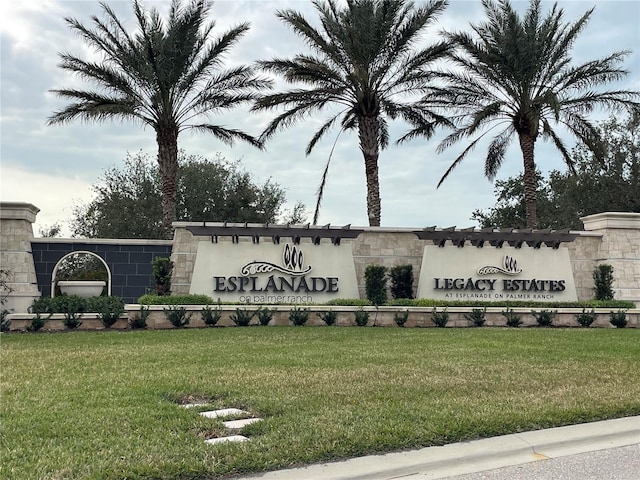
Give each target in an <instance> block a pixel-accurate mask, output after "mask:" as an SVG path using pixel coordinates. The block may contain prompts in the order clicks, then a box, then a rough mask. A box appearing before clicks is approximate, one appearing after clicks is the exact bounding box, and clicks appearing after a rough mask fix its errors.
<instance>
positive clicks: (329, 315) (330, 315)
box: [316, 310, 338, 326]
mask: <svg viewBox="0 0 640 480" xmlns="http://www.w3.org/2000/svg"><path fill="white" fill-rule="evenodd" d="M316 315H317V316H318V317H319V318H320V320H322V321H323V322H324V323H326V324H327V325H329V326H331V325H335V323H336V320H337V319H338V312H336V311H335V310H327V311H326V312H316Z"/></svg>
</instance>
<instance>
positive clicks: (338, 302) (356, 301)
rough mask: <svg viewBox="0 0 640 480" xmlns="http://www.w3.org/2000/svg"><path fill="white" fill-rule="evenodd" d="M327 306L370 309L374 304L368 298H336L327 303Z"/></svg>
mask: <svg viewBox="0 0 640 480" xmlns="http://www.w3.org/2000/svg"><path fill="white" fill-rule="evenodd" d="M325 305H335V306H337V307H351V306H355V307H369V306H371V305H372V303H371V302H370V301H369V300H368V299H367V298H335V299H333V300H329V301H328V302H326V303H325Z"/></svg>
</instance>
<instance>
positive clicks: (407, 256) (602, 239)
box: [171, 214, 640, 305]
mask: <svg viewBox="0 0 640 480" xmlns="http://www.w3.org/2000/svg"><path fill="white" fill-rule="evenodd" d="M604 215H608V214H604ZM627 215H632V216H633V215H635V216H636V217H637V218H638V221H640V214H627ZM589 218H590V217H586V218H585V221H587V223H588V222H589ZM188 225H195V224H192V223H186V222H178V223H176V224H174V226H175V227H176V230H175V235H174V244H173V253H172V257H171V258H172V260H173V262H174V264H175V267H174V275H173V290H174V292H175V293H188V292H189V285H190V283H191V274H192V272H193V266H194V263H195V257H196V251H197V244H198V240H200V239H201V240H206V241H209V240H210V239H209V237H194V236H193V235H192V234H191V233H190V232H189V231H187V230H186V229H185V228H184V227H186V226H188ZM412 230H413V229H391V228H366V229H365V232H363V233H362V234H360V235H359V236H358V238H356V239H353V240H349V239H343V240H342V243H343V244H348V243H350V244H351V246H352V249H353V259H354V263H355V268H356V277H357V278H358V289H359V291H360V297H361V298H364V296H365V291H364V271H365V269H366V268H367V265H371V264H376V265H384V266H385V267H388V268H390V267H393V266H396V265H406V264H410V265H412V266H413V276H414V293H415V291H416V290H417V287H418V279H419V278H420V267H421V264H422V250H423V247H424V246H425V245H427V244H430V243H429V242H427V241H424V240H420V239H419V238H418V237H417V236H416V235H414V234H413V233H411V232H412ZM575 233H578V234H579V235H578V237H577V238H576V239H575V240H574V241H573V242H571V243H564V244H563V245H562V246H563V247H566V248H567V249H568V250H569V255H570V257H571V266H572V269H573V274H574V280H575V284H576V293H577V295H578V299H579V300H589V299H591V298H593V270H594V268H595V267H596V265H598V264H599V263H605V261H606V260H607V259H609V256H607V254H606V251H607V249H608V248H610V247H611V246H612V245H620V244H622V247H624V248H627V249H628V251H627V253H626V256H627V258H626V261H625V263H624V265H623V264H622V263H621V262H620V261H615V260H614V259H612V260H611V261H610V262H609V263H612V264H613V265H614V269H615V270H614V274H615V276H616V279H619V280H618V281H617V282H616V285H615V287H616V290H615V291H616V298H617V299H621V300H632V301H635V302H636V303H637V304H639V305H640V290H638V288H637V285H638V282H639V280H640V255H638V253H637V251H638V248H640V247H638V245H639V243H640V225H638V227H637V229H635V230H629V229H627V230H625V231H624V234H621V233H620V232H618V233H615V231H611V230H606V229H605V230H603V229H597V230H589V231H585V232H575ZM219 241H220V242H224V241H230V240H229V239H227V238H224V237H221V238H220V239H219ZM241 241H242V239H241ZM245 241H250V240H249V239H245ZM265 241H269V240H268V239H266V240H265ZM325 241H328V240H325ZM633 245H635V247H633ZM464 248H476V247H464ZM483 248H493V247H483ZM523 248H529V247H523ZM541 248H548V247H541ZM634 252H636V253H634ZM613 253H614V254H616V253H615V252H613ZM634 255H635V256H634ZM634 275H635V277H634ZM622 276H624V278H623V277H622ZM634 282H635V285H636V288H635V290H634V289H633V288H632V287H631V286H630V285H629V284H630V283H634Z"/></svg>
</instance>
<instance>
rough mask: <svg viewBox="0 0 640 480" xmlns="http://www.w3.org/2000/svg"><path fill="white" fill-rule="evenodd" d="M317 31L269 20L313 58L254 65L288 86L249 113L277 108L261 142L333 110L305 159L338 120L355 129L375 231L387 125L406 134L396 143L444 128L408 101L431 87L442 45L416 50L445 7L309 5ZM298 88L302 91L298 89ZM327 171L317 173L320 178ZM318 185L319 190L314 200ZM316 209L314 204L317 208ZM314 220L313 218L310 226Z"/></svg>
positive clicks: (295, 21) (398, 2)
mask: <svg viewBox="0 0 640 480" xmlns="http://www.w3.org/2000/svg"><path fill="white" fill-rule="evenodd" d="M313 4H314V6H315V8H316V10H317V11H318V14H319V17H320V21H321V25H322V28H321V29H317V28H314V27H313V26H312V25H311V24H310V23H309V22H308V21H307V20H306V19H305V18H304V17H303V16H302V14H301V13H299V12H296V11H294V10H284V11H279V12H277V16H278V17H279V18H280V19H281V20H282V21H283V22H284V23H285V24H287V26H289V27H290V28H291V29H292V30H293V31H294V32H295V33H296V34H297V35H299V36H300V37H302V38H303V39H304V40H305V41H306V43H307V44H308V45H309V47H310V48H311V50H313V52H314V54H311V55H309V54H298V55H296V56H294V57H293V58H274V59H272V60H269V61H261V62H259V65H260V66H261V67H262V68H263V69H264V70H265V71H268V72H271V73H275V74H277V75H280V76H281V77H282V78H283V79H284V80H285V81H287V82H289V83H291V84H295V85H296V87H295V88H292V89H290V90H285V91H282V92H279V93H275V94H270V95H266V96H262V97H261V98H260V99H259V100H258V101H257V103H256V105H255V106H254V110H270V109H275V108H278V107H284V109H285V111H284V112H283V113H281V114H280V115H278V116H277V117H276V118H275V119H274V120H273V121H272V122H271V123H270V124H269V125H268V127H267V128H266V129H265V131H264V132H263V134H262V137H261V138H262V139H264V140H266V139H268V138H270V137H271V136H272V135H273V134H274V133H275V132H277V131H278V130H280V129H283V128H286V127H289V126H290V125H292V124H293V123H295V122H297V121H299V120H302V119H303V118H305V117H309V116H311V115H313V114H315V113H318V112H321V111H322V110H323V109H324V108H325V107H327V106H329V105H334V106H337V107H339V109H340V110H339V111H338V113H336V114H334V115H332V116H330V117H329V118H328V119H327V120H326V121H325V122H324V123H323V124H322V126H321V127H320V128H319V129H318V131H317V132H316V133H315V134H314V136H313V137H312V138H311V141H310V142H309V144H308V146H307V150H306V153H307V155H309V154H310V153H311V151H312V150H313V148H314V146H315V145H316V144H317V142H318V141H319V140H320V139H321V138H322V137H323V136H324V135H325V134H326V133H327V131H328V130H329V129H330V128H331V127H333V126H334V125H335V124H336V123H337V122H338V121H339V122H340V126H341V131H342V130H351V129H354V130H357V131H358V139H359V141H360V150H361V151H362V155H363V157H364V163H365V175H366V180H367V212H368V217H369V224H370V225H374V226H377V225H380V216H381V214H380V187H379V180H378V155H379V151H380V149H384V148H386V147H387V145H388V143H389V132H388V123H387V122H388V120H393V119H396V118H401V119H403V120H405V121H406V122H407V123H408V124H409V125H411V127H412V129H411V130H410V131H409V133H407V134H406V135H405V136H404V137H403V138H402V139H403V140H406V139H409V138H412V137H413V136H416V135H418V134H420V135H424V136H426V137H430V136H431V135H432V134H433V132H434V128H435V126H436V125H438V124H440V123H447V121H446V120H445V119H444V118H443V117H441V116H439V115H436V114H434V113H433V112H431V111H429V110H428V109H427V108H425V104H423V103H422V104H421V103H419V102H416V101H415V98H411V95H412V94H421V93H424V92H425V91H426V90H427V88H428V87H429V84H430V82H431V80H432V77H433V74H432V71H431V68H432V65H433V63H434V62H436V61H437V60H438V59H440V58H442V57H443V56H444V55H445V54H446V53H447V51H448V44H447V43H446V42H439V43H436V44H434V45H431V46H427V47H423V48H416V44H417V42H418V41H419V40H422V36H421V34H422V33H424V31H425V29H426V27H427V26H428V25H430V24H431V23H433V22H434V21H435V20H436V19H437V17H438V16H439V15H440V14H441V13H442V12H443V11H444V9H445V8H446V6H447V1H446V0H431V1H429V2H427V3H426V4H425V5H423V6H420V7H416V6H414V4H413V3H412V2H408V1H404V0H348V1H347V2H346V6H344V7H342V6H341V5H339V4H338V2H337V1H336V0H328V1H326V2H325V1H322V0H316V1H314V2H313ZM300 85H303V86H304V87H300ZM328 166H329V164H328V163H327V167H326V168H325V175H323V179H326V171H327V169H328ZM321 192H322V186H321V188H320V194H319V195H320V196H321ZM318 203H319V202H318ZM316 220H317V215H316V219H314V223H315V222H316Z"/></svg>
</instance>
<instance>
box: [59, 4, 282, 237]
mask: <svg viewBox="0 0 640 480" xmlns="http://www.w3.org/2000/svg"><path fill="white" fill-rule="evenodd" d="M211 6H212V2H207V1H197V2H182V1H177V2H174V3H173V8H170V9H169V14H168V15H167V18H165V19H163V18H162V16H161V15H160V13H159V12H158V10H157V9H156V8H154V7H152V8H149V9H146V8H145V7H144V5H141V4H140V2H134V4H133V7H134V8H133V10H134V15H133V17H134V18H135V19H137V25H136V28H132V29H125V28H124V27H123V26H122V21H121V20H120V19H119V18H118V17H117V16H116V15H115V13H114V11H113V10H112V9H111V8H110V7H109V6H108V5H106V4H102V9H103V13H104V17H105V18H104V19H103V20H100V19H99V18H98V17H97V16H94V17H93V28H92V26H85V25H83V24H82V23H81V22H79V21H77V20H75V19H71V18H69V19H67V24H68V25H69V26H70V28H71V29H72V30H73V31H74V32H75V33H79V34H80V35H79V36H80V37H81V38H82V39H83V40H84V42H85V43H86V44H87V45H88V46H91V47H94V48H93V50H94V52H93V53H94V54H96V55H97V56H98V57H100V58H101V61H100V62H93V61H89V60H83V59H82V58H80V57H77V56H74V55H72V54H71V53H68V52H65V53H64V54H61V58H62V61H61V62H60V64H59V66H60V67H61V68H62V69H64V70H66V71H67V72H70V73H73V74H76V75H77V76H79V77H80V78H84V79H88V80H90V81H91V83H92V85H91V88H90V89H89V90H82V89H81V88H63V89H57V90H52V92H53V93H54V94H55V95H57V96H58V97H61V98H62V99H64V100H66V101H68V102H69V104H68V105H67V106H66V107H64V108H63V109H61V110H59V111H57V112H54V114H53V115H51V116H50V117H49V119H48V123H49V124H50V125H51V124H54V125H55V124H64V123H67V122H71V121H74V120H85V121H91V122H95V121H105V120H108V119H118V120H132V121H135V122H141V123H142V124H143V125H144V126H147V127H149V128H150V129H152V130H153V132H154V133H155V138H156V142H157V144H158V157H157V158H158V164H159V165H160V166H161V168H160V172H161V177H162V182H161V190H162V193H163V198H162V205H163V208H162V211H163V215H162V225H163V227H164V230H165V231H166V233H168V232H169V231H170V229H171V223H172V222H173V221H175V220H176V203H175V194H176V191H179V188H177V187H179V185H177V184H176V183H177V181H176V174H177V170H178V165H179V162H178V135H179V133H180V132H182V131H184V130H186V129H189V128H195V129H197V130H198V131H201V132H206V133H211V134H213V135H214V136H215V137H216V138H218V139H222V140H223V141H224V142H225V143H229V144H231V143H233V142H234V141H235V140H240V141H246V142H248V143H250V144H252V145H254V146H260V145H261V144H260V143H259V142H258V140H257V139H255V138H254V137H252V136H251V135H249V134H247V133H245V132H243V131H241V130H239V129H237V128H228V127H226V126H223V125H215V124H211V123H209V119H210V117H211V116H212V115H214V114H219V113H223V112H225V111H227V110H230V109H233V108H235V107H237V106H240V105H242V104H244V103H246V102H249V101H251V100H252V99H253V98H254V96H255V95H256V93H257V92H259V91H260V90H262V89H263V88H266V87H268V86H269V85H270V82H269V81H268V80H265V79H261V78H258V77H256V76H255V74H254V69H253V67H252V66H247V65H237V66H234V67H233V68H230V69H228V70H225V69H224V68H223V66H224V65H225V62H224V59H223V57H224V56H225V55H226V54H227V53H228V52H229V50H230V49H231V48H232V47H233V45H234V44H236V43H237V42H238V40H239V39H240V38H241V37H242V36H243V35H244V34H245V33H246V32H247V30H248V29H249V25H248V24H246V23H245V24H241V25H238V26H236V27H234V28H231V29H229V30H228V31H226V32H224V33H222V34H221V35H220V36H218V37H216V36H214V35H213V31H214V30H213V22H207V17H208V15H209V10H210V8H211ZM124 192H125V193H129V191H128V190H127V189H125V190H124ZM132 211H133V212H135V209H132ZM142 212H144V209H142ZM119 213H120V215H121V216H122V217H124V218H126V222H127V224H129V225H131V224H134V223H135V222H134V218H135V217H129V216H127V215H126V213H127V212H125V211H121V212H119Z"/></svg>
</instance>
